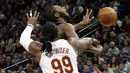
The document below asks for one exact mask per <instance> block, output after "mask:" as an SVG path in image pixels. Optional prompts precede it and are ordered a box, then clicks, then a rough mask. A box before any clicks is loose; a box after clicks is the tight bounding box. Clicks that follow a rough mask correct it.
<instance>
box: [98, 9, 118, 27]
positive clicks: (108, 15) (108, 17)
mask: <svg viewBox="0 0 130 73" xmlns="http://www.w3.org/2000/svg"><path fill="white" fill-rule="evenodd" d="M98 20H99V22H100V23H101V24H102V25H103V26H111V25H113V24H115V23H116V22H117V13H116V12H115V10H114V9H112V8H110V7H104V8H102V9H101V10H100V11H99V13H98Z"/></svg>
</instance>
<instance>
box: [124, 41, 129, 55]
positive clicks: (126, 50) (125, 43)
mask: <svg viewBox="0 0 130 73" xmlns="http://www.w3.org/2000/svg"><path fill="white" fill-rule="evenodd" d="M122 53H128V55H130V46H129V42H128V41H127V40H125V41H124V48H123V49H122Z"/></svg>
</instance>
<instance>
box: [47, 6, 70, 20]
mask: <svg viewBox="0 0 130 73" xmlns="http://www.w3.org/2000/svg"><path fill="white" fill-rule="evenodd" d="M58 18H63V19H66V18H69V14H68V13H67V10H66V9H65V7H61V6H58V5H54V6H52V7H51V8H50V9H49V10H48V12H47V19H48V20H50V21H53V22H57V19H58Z"/></svg>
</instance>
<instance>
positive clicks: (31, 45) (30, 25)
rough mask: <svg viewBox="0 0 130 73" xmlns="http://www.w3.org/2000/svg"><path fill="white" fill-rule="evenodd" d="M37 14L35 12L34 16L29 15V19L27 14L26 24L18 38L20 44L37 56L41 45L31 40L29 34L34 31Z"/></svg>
mask: <svg viewBox="0 0 130 73" xmlns="http://www.w3.org/2000/svg"><path fill="white" fill-rule="evenodd" d="M38 16H39V13H37V12H36V11H35V13H34V16H32V14H31V13H30V17H29V15H28V14H27V18H28V22H27V26H26V28H25V30H24V31H23V32H22V34H21V37H20V44H21V45H22V46H23V47H24V48H25V49H26V50H27V51H28V52H30V53H32V54H34V55H35V56H36V55H37V53H38V52H40V51H41V43H39V42H36V41H34V40H32V39H31V33H32V30H33V29H34V27H35V25H36V22H37V19H38Z"/></svg>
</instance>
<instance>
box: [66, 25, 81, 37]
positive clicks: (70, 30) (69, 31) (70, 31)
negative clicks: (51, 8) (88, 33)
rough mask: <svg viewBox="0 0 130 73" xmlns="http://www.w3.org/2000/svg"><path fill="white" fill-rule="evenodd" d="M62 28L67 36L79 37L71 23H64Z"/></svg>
mask: <svg viewBox="0 0 130 73" xmlns="http://www.w3.org/2000/svg"><path fill="white" fill-rule="evenodd" d="M64 30H65V34H66V36H67V37H68V38H76V39H79V37H78V35H77V34H76V32H75V28H74V27H73V25H72V24H66V25H65V28H64Z"/></svg>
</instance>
